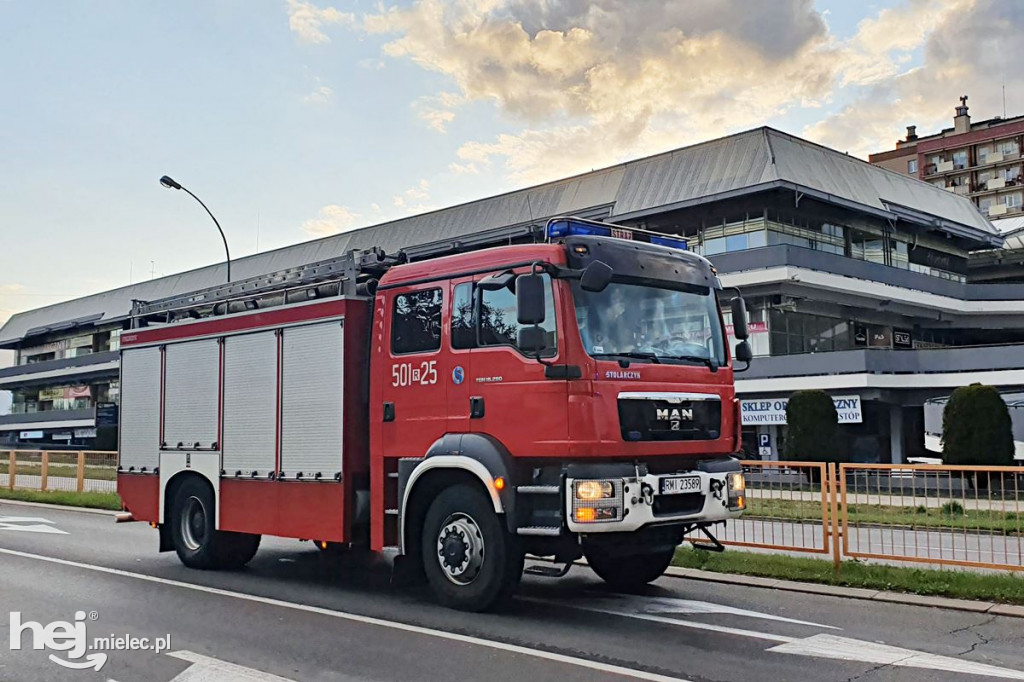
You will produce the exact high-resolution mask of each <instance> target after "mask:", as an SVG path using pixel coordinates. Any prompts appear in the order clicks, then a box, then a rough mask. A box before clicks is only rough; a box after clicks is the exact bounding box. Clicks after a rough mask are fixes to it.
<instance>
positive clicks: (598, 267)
mask: <svg viewBox="0 0 1024 682" xmlns="http://www.w3.org/2000/svg"><path fill="white" fill-rule="evenodd" d="M613 272H614V271H613V270H612V266H610V265H608V264H607V263H605V262H602V261H599V260H595V261H591V263H590V265H588V266H587V267H586V268H584V269H583V274H582V275H580V288H581V289H583V291H592V292H595V293H599V292H602V291H604V290H605V288H606V287H607V286H608V284H609V283H610V282H611V281H612V274H613Z"/></svg>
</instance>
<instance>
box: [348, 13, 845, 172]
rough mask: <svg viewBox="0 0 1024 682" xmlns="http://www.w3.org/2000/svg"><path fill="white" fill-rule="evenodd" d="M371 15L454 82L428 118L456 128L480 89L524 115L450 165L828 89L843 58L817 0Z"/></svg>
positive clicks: (616, 148) (606, 147) (735, 122)
mask: <svg viewBox="0 0 1024 682" xmlns="http://www.w3.org/2000/svg"><path fill="white" fill-rule="evenodd" d="M361 27H362V29H363V30H365V31H366V32H368V33H371V34H377V35H382V36H385V37H387V38H388V39H389V40H388V42H386V43H385V45H384V48H383V51H384V54H385V55H386V56H388V57H391V58H393V59H403V60H411V61H412V62H414V63H415V64H417V65H419V66H420V67H422V68H424V69H426V70H429V71H434V72H438V73H441V74H444V75H445V76H447V77H448V78H449V79H450V81H451V82H452V84H454V85H455V90H454V92H453V91H451V90H446V91H445V92H443V93H439V94H438V95H437V96H436V97H434V98H424V99H422V100H420V101H418V102H416V103H414V105H413V108H414V110H415V111H416V113H417V115H418V116H419V117H420V118H421V119H422V120H424V121H426V122H427V125H428V126H430V127H432V128H434V129H436V130H439V131H444V130H446V129H447V127H448V126H450V125H451V124H452V122H453V121H454V120H455V110H456V109H457V108H458V107H459V106H463V105H464V104H466V103H469V102H476V101H484V102H491V103H493V104H494V105H495V106H496V107H497V108H498V110H499V111H501V112H502V113H504V114H506V115H507V117H508V119H509V120H511V121H512V122H514V123H518V124H519V125H521V126H522V128H521V129H520V130H519V131H518V132H508V133H506V134H504V135H501V136H499V137H497V138H495V139H493V140H489V141H486V140H476V141H471V142H468V143H466V144H464V145H463V146H462V147H461V148H460V149H459V152H458V156H459V161H458V162H457V164H456V165H455V166H453V167H452V169H451V170H452V171H453V172H456V173H458V172H473V169H475V170H478V169H479V168H480V166H482V165H486V164H488V163H490V162H492V160H494V159H498V160H501V161H503V163H504V165H505V167H506V169H507V171H508V173H509V175H510V177H511V178H512V179H514V180H517V181H521V182H537V181H541V180H545V179H550V178H552V177H555V176H557V175H558V174H559V173H563V172H577V171H579V170H585V169H586V168H588V167H590V166H592V165H593V166H600V165H606V164H608V163H612V162H614V161H617V160H620V159H622V158H623V157H627V156H634V155H636V153H637V150H638V149H639V148H645V149H647V148H650V149H664V148H665V146H666V145H677V144H683V143H686V142H692V141H696V140H699V139H703V138H706V137H708V136H715V135H719V134H721V133H722V132H723V129H725V128H728V129H740V128H744V127H752V126H754V125H759V124H761V123H763V122H764V120H765V119H766V118H769V117H771V116H775V115H778V114H780V113H784V112H785V111H787V110H788V109H791V108H793V107H797V106H800V105H801V104H802V103H815V102H820V101H822V100H823V99H824V98H826V97H828V96H829V95H830V92H831V85H832V83H833V81H834V77H835V74H836V73H837V70H838V68H839V60H840V55H839V50H838V49H837V47H836V46H835V45H834V44H833V43H832V41H830V40H829V38H828V35H827V32H826V26H825V23H824V21H823V20H822V18H821V16H820V15H819V14H818V13H817V12H816V11H815V10H814V8H813V6H812V4H811V2H810V1H809V0H784V1H783V2H776V3H770V4H769V3H749V2H746V1H745V0H704V1H702V2H686V3H682V2H664V1H656V0H595V1H593V2H583V1H582V0H571V1H567V2H563V3H557V4H556V3H541V2H537V1H536V0H453V1H451V2H446V1H443V0H420V1H419V2H416V3H414V4H412V5H409V6H402V7H390V8H383V9H381V10H379V11H377V12H375V13H372V14H369V15H366V16H364V17H363V18H362V21H361ZM545 148H547V149H549V150H551V153H550V154H549V155H546V154H545V153H544V150H545ZM560 154H566V155H567V157H562V156H560Z"/></svg>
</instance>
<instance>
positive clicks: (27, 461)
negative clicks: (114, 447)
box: [0, 450, 117, 493]
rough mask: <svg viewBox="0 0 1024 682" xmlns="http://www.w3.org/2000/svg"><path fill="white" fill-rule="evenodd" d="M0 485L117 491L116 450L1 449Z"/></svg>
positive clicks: (40, 488) (1, 486)
mask: <svg viewBox="0 0 1024 682" xmlns="http://www.w3.org/2000/svg"><path fill="white" fill-rule="evenodd" d="M0 488H7V489H8V490H40V491H64V492H79V493H81V492H102V493H113V492H117V453H116V452H98V451H88V450H83V451H78V452H75V451H64V450H0Z"/></svg>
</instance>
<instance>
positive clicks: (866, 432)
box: [0, 128, 1024, 460]
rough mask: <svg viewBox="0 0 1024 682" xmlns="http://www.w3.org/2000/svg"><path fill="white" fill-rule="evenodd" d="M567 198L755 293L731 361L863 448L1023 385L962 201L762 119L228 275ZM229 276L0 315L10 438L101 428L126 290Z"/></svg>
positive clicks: (423, 234)
mask: <svg viewBox="0 0 1024 682" xmlns="http://www.w3.org/2000/svg"><path fill="white" fill-rule="evenodd" d="M558 215H577V216H580V217H587V218H597V219H603V220H608V221H612V222H618V223H621V224H625V225H632V226H639V227H645V228H648V229H651V230H655V231H659V232H668V233H675V234H680V235H684V236H685V237H686V238H687V240H688V242H689V244H690V245H691V248H693V249H694V250H695V251H697V252H698V253H701V254H703V255H706V256H707V257H708V258H710V259H711V260H712V261H713V262H714V263H715V265H716V266H717V267H718V269H719V272H720V273H721V277H722V280H723V283H725V284H726V285H728V286H740V287H742V288H743V290H744V293H745V295H746V296H747V299H748V303H749V306H750V310H751V319H752V325H751V326H752V330H753V331H754V335H753V338H752V342H753V343H752V345H753V347H754V351H755V354H756V355H758V356H760V357H758V359H757V360H756V361H755V363H754V366H753V367H752V369H751V371H750V372H748V373H747V374H745V375H740V377H741V378H740V380H739V382H738V387H739V389H740V390H741V392H742V393H743V394H744V395H745V397H747V396H749V398H750V399H756V398H759V397H762V396H785V395H788V393H789V392H792V391H793V390H795V389H797V388H802V387H820V388H824V389H825V390H829V391H831V392H833V393H836V394H838V395H846V394H855V395H856V396H857V397H858V398H859V400H860V404H862V405H863V410H862V419H861V421H860V422H859V423H855V424H849V425H844V428H848V429H849V430H851V434H850V438H851V440H852V441H855V442H858V443H860V445H859V446H858V448H859V449H857V452H855V453H853V454H854V456H857V457H860V458H862V459H864V458H871V457H874V458H881V459H885V460H887V459H889V458H893V459H897V460H898V459H901V458H902V457H903V456H904V453H905V451H908V450H911V451H912V450H913V449H914V446H913V443H914V442H915V438H916V440H917V441H921V440H922V438H920V437H919V435H920V433H921V427H920V422H921V419H920V412H921V405H922V404H923V401H924V400H925V399H927V398H929V397H935V396H936V395H938V393H936V392H941V391H943V390H945V391H946V392H948V388H947V387H948V386H953V387H955V386H956V385H959V383H957V382H961V381H968V380H982V381H986V380H997V379H998V377H996V376H995V375H996V374H998V375H999V377H1002V379H998V380H1001V381H1003V384H1001V385H1004V386H1007V387H1011V388H1012V387H1015V386H1021V387H1024V376H1022V375H1021V373H1024V361H1018V359H1016V356H1015V355H1014V354H1013V353H1010V352H1004V353H1002V354H1000V353H987V354H986V358H983V359H974V360H972V359H970V358H973V357H974V356H973V355H970V358H969V357H968V356H969V354H968V353H967V350H968V348H967V347H972V346H975V345H978V344H1007V343H1009V344H1011V345H1012V344H1018V343H1019V344H1024V285H1016V284H982V283H975V282H972V281H971V278H970V276H969V264H970V260H969V256H970V254H971V252H974V251H978V250H986V249H988V250H990V249H994V248H999V247H1001V246H1002V245H1003V243H1004V235H1001V234H1000V233H999V232H998V231H997V230H996V228H995V227H993V225H992V224H991V223H990V222H989V221H988V220H987V219H986V218H985V217H984V216H983V215H981V213H979V211H978V210H977V208H976V207H975V206H974V205H973V204H972V203H971V201H969V200H968V199H967V198H965V197H963V196H959V195H957V194H955V193H952V192H947V191H945V190H943V189H940V188H937V187H935V186H933V185H931V184H928V183H925V182H921V181H919V180H917V179H914V178H911V177H907V176H906V175H903V174H900V173H896V172H892V171H889V170H886V169H883V168H879V167H876V166H873V165H871V164H869V163H867V162H864V161H862V160H860V159H857V158H854V157H851V156H848V155H846V154H842V153H840V152H837V151H835V150H831V149H828V148H825V147H822V146H820V145H816V144H814V143H811V142H808V141H806V140H802V139H800V138H797V137H794V136H791V135H788V134H785V133H782V132H779V131H777V130H774V129H771V128H757V129H754V130H750V131H747V132H743V133H739V134H736V135H731V136H728V137H723V138H720V139H716V140H711V141H708V142H704V143H701V144H696V145H692V146H689V147H684V148H682V149H677V150H674V151H670V152H666V153H663V154H658V155H655V156H651V157H647V158H643V159H638V160H635V161H629V162H626V163H622V164H618V165H615V166H612V167H609V168H605V169H602V170H597V171H593V172H590V173H584V174H581V175H577V176H574V177H571V178H566V179H563V180H558V181H555V182H550V183H546V184H543V185H538V186H535V187H530V188H527V189H522V190H518V191H514V192H509V193H505V194H501V195H498V196H494V197H489V198H486V199H481V200H479V201H474V202H470V203H466V204H462V205H458V206H454V207H451V208H446V209H442V210H439V211H434V212H431V213H426V214H423V215H418V216H412V217H408V218H403V219H401V220H395V221H391V222H388V223H383V224H380V225H375V226H371V227H366V228H362V229H358V230H352V231H350V232H345V233H342V234H338V235H333V236H330V237H326V238H323V239H318V240H313V241H308V242H304V243H301V244H296V245H294V246H289V247H285V248H282V249H277V250H274V251H268V252H264V253H260V254H256V255H253V256H249V257H246V258H241V259H238V260H236V261H233V263H232V274H233V276H234V278H235V279H239V280H240V279H245V278H248V277H253V276H257V275H261V274H266V273H269V272H273V271H278V270H283V269H287V268H292V267H296V266H299V265H303V264H307V263H311V262H316V261H321V260H326V259H329V258H333V257H336V256H338V255H341V254H342V253H344V252H346V251H348V250H350V249H353V248H360V249H366V248H370V247H381V248H383V249H384V250H386V251H388V252H396V251H399V250H408V252H409V253H410V254H411V255H415V247H416V246H417V245H421V244H424V243H427V242H438V241H445V240H450V241H452V242H453V243H456V244H461V245H464V246H465V248H471V247H475V246H477V245H481V244H487V243H489V242H490V243H494V240H495V239H498V236H497V235H498V234H500V235H501V237H500V239H503V240H506V241H507V240H508V239H510V237H509V234H510V233H509V230H508V229H507V228H522V230H521V237H522V238H523V239H526V238H527V235H528V234H533V231H532V230H530V229H529V228H530V226H532V225H537V224H540V223H542V222H543V221H544V220H546V219H547V218H550V217H554V216H558ZM512 233H513V234H516V232H515V230H514V229H513V231H512ZM224 278H225V270H224V266H223V265H211V266H209V267H205V268H199V269H196V270H192V271H189V272H185V273H181V274H178V275H173V276H169V277H163V278H160V279H155V280H152V281H148V282H141V283H139V284H134V285H131V286H127V287H122V288H119V289H115V290H112V291H107V292H103V293H99V294H95V295H92V296H85V297H82V298H78V299H75V300H72V301H67V302H64V303H59V304H56V305H52V306H48V307H45V308H39V309H36V310H30V311H26V312H23V313H19V314H17V315H15V316H13V317H12V318H11V319H10V320H9V321H8V322H7V324H5V325H4V327H3V328H2V329H0V348H10V349H15V350H16V351H17V358H18V360H17V364H16V365H15V366H14V367H11V368H8V369H4V370H0V390H3V389H6V390H13V391H14V413H13V414H11V415H7V416H3V417H0V438H4V437H5V436H4V434H6V438H7V440H8V442H12V443H15V444H36V445H43V446H54V445H56V444H61V443H68V444H72V445H74V444H78V445H82V446H87V445H89V446H92V445H96V441H95V436H92V438H93V440H90V436H89V434H95V433H96V428H97V420H96V416H97V412H98V411H99V410H102V411H103V414H104V415H107V416H105V417H104V419H103V420H101V421H104V420H109V419H110V416H109V415H110V413H111V412H112V411H113V409H112V408H111V406H112V405H116V403H117V399H118V391H117V379H116V377H117V367H118V353H117V347H118V334H119V333H120V330H121V329H122V328H123V326H124V324H125V322H126V320H127V316H128V314H129V312H130V310H131V306H132V301H133V300H136V299H140V300H154V299H159V298H164V297H167V296H171V295H175V294H181V293H185V292H188V291H193V290H198V289H203V288H205V287H209V286H213V285H216V284H219V283H221V282H223V281H224ZM1014 330H1016V331H1014ZM1001 347H1004V346H1001ZM1004 348H1005V347H1004ZM1014 348H1015V349H1024V345H1021V346H1014ZM954 356H955V357H954ZM1020 356H1021V358H1024V353H1021V354H1020ZM993 363H995V364H993ZM947 364H948V365H949V366H951V367H956V368H957V369H955V370H953V371H949V372H947V371H945V368H946V366H947ZM903 368H913V369H911V370H910V374H909V375H907V373H906V372H905V371H904V369H903ZM921 377H928V379H927V381H925V380H924V379H922V378H921ZM1007 382H1016V383H1007ZM85 389H88V390H85ZM61 391H63V393H61ZM58 394H60V396H58ZM97 406H99V407H97ZM101 428H102V427H101ZM762 428H768V429H769V431H770V435H771V436H772V443H773V444H772V446H771V447H770V448H769V450H770V453H769V454H770V456H777V455H778V451H779V447H778V446H779V444H780V443H779V436H781V435H782V433H783V431H784V430H780V429H782V425H781V424H763V423H762V425H761V426H757V427H756V429H755V427H753V426H752V427H751V429H750V433H749V435H750V437H751V443H753V442H754V440H753V439H754V436H755V435H756V433H757V429H762ZM101 435H102V434H101ZM100 440H102V438H101V439H100ZM751 447H752V449H753V453H757V452H758V449H757V447H756V445H752V446H751Z"/></svg>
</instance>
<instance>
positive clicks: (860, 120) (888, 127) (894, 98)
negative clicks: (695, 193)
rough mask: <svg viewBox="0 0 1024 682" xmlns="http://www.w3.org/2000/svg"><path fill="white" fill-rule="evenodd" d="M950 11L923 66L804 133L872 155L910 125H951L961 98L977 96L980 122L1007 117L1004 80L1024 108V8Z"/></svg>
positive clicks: (949, 6) (929, 39)
mask: <svg viewBox="0 0 1024 682" xmlns="http://www.w3.org/2000/svg"><path fill="white" fill-rule="evenodd" d="M943 9H944V10H948V11H943V12H942V13H941V15H940V16H939V18H938V20H937V21H936V23H935V25H934V28H933V29H932V30H931V31H930V32H929V33H928V34H927V36H926V37H925V38H924V42H923V45H922V46H921V47H922V48H923V63H922V64H921V66H920V67H918V68H915V69H911V70H909V71H907V72H905V73H901V74H899V75H896V76H894V77H892V78H890V79H887V80H884V81H882V82H880V83H877V84H876V85H874V86H873V87H871V88H868V89H867V90H866V91H865V92H864V93H863V95H862V96H860V97H858V98H856V99H855V100H854V101H852V102H851V103H849V104H848V105H847V106H845V107H844V108H843V109H842V110H840V111H839V112H837V113H836V114H833V115H831V116H828V117H826V118H824V119H822V120H820V121H818V122H817V123H815V124H813V125H810V126H807V127H806V128H805V129H804V131H803V134H804V135H805V136H807V137H809V138H811V139H813V140H815V141H818V142H820V143H822V144H825V145H828V146H830V147H835V148H837V149H841V150H845V151H849V152H850V153H851V154H855V155H857V156H861V157H866V156H867V154H868V153H870V152H877V151H882V150H884V149H887V148H892V147H893V146H894V143H895V141H896V140H897V139H900V138H901V137H903V136H904V135H905V130H904V126H907V125H912V124H913V125H917V126H918V131H919V134H927V133H931V132H938V131H939V130H941V129H942V128H944V127H949V126H950V125H951V124H952V118H953V109H954V107H955V106H956V105H957V104H959V99H958V98H959V96H960V95H964V94H967V95H969V96H970V101H969V102H968V104H969V105H970V106H971V113H972V115H973V116H974V118H975V120H978V119H979V118H990V117H992V116H994V115H997V114H1001V113H1002V100H1001V97H1002V85H1003V84H1004V83H1005V85H1006V93H1007V96H1008V98H1010V100H1009V104H1010V105H1013V104H1016V105H1017V107H1018V108H1019V107H1020V105H1022V104H1024V100H1022V99H1021V97H1020V96H1019V95H1018V94H1017V93H1020V92H1021V91H1022V90H1024V72H1021V70H1020V69H1019V68H1017V66H1016V63H1015V61H1014V55H1015V54H1016V53H1017V51H1018V49H1019V45H1020V40H1021V36H1022V35H1024V4H1021V3H1015V2H1003V1H1002V0H966V1H960V2H958V3H953V2H949V3H943ZM863 27H864V25H863V24H862V25H861V28H862V29H863ZM1014 98H1015V100H1016V101H1014Z"/></svg>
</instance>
